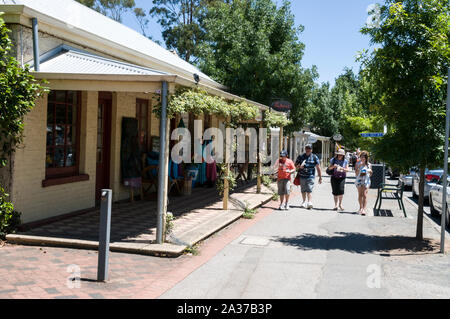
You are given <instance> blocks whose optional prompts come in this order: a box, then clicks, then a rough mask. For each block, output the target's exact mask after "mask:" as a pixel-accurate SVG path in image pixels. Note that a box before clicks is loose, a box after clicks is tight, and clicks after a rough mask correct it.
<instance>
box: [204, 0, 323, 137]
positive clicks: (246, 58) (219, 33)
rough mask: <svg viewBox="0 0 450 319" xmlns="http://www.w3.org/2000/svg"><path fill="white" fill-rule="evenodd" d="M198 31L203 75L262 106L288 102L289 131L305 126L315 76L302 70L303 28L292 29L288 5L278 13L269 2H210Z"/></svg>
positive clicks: (284, 3) (291, 16) (307, 70)
mask: <svg viewBox="0 0 450 319" xmlns="http://www.w3.org/2000/svg"><path fill="white" fill-rule="evenodd" d="M203 27H204V30H205V31H206V33H205V40H204V41H203V42H202V43H201V45H200V48H199V51H198V53H197V55H198V57H199V61H198V64H199V66H200V68H201V69H202V71H204V72H205V73H206V74H209V75H210V76H212V77H213V78H214V79H216V80H217V81H218V82H220V83H223V84H224V85H226V86H227V87H229V89H230V91H231V92H232V93H234V94H236V95H240V96H244V97H246V98H249V99H251V100H254V101H258V102H260V103H263V104H266V105H267V104H271V103H272V101H273V99H278V98H281V99H287V100H289V101H290V102H291V103H292V105H293V109H292V110H291V112H290V117H291V119H292V124H291V125H289V127H288V130H293V129H299V128H301V127H302V126H303V125H304V124H305V122H306V119H307V116H306V112H305V110H306V107H307V105H308V103H309V100H310V98H311V93H312V88H313V86H314V79H315V78H317V71H316V69H315V68H312V69H304V68H302V66H301V59H302V57H303V50H304V47H305V46H304V44H303V43H301V42H300V40H299V35H300V33H301V32H302V30H303V27H302V26H298V27H296V26H295V23H294V16H293V15H292V13H291V11H290V3H289V2H288V1H283V3H282V4H281V6H280V7H279V8H278V7H277V6H276V4H275V3H274V2H273V1H271V0H258V1H257V0H234V1H215V2H212V3H211V4H210V5H209V7H208V10H207V13H206V16H205V18H204V20H203Z"/></svg>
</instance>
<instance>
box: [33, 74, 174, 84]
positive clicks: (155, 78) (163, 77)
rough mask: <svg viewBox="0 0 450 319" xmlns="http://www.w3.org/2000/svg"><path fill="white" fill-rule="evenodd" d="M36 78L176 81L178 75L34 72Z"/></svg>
mask: <svg viewBox="0 0 450 319" xmlns="http://www.w3.org/2000/svg"><path fill="white" fill-rule="evenodd" d="M32 74H33V76H34V77H35V78H36V79H46V80H86V81H94V80H97V81H114V82H118V81H124V82H162V81H166V82H169V83H173V82H175V78H176V77H177V75H171V74H169V75H163V74H161V75H145V74H136V75H134V74H133V75H129V74H85V73H54V72H32Z"/></svg>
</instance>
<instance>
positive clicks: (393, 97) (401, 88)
mask: <svg viewBox="0 0 450 319" xmlns="http://www.w3.org/2000/svg"><path fill="white" fill-rule="evenodd" d="M381 17H382V21H381V25H380V26H379V27H374V28H369V27H365V28H363V29H362V33H363V34H367V35H369V36H370V37H371V42H372V43H374V44H378V45H380V46H381V47H380V48H378V49H375V50H374V51H373V52H372V53H371V54H367V53H366V54H365V56H364V57H363V58H362V61H363V66H364V71H363V72H364V74H365V76H367V77H368V78H369V79H370V82H372V83H373V86H372V87H373V89H374V90H376V91H377V95H378V97H379V106H378V110H377V111H378V112H379V114H380V115H381V116H382V117H383V119H384V120H385V121H386V123H388V125H389V132H388V134H387V135H386V136H384V137H383V138H382V139H380V141H379V143H377V144H376V145H375V148H374V151H375V153H376V155H377V157H378V158H380V159H382V160H384V161H385V162H387V163H388V164H391V165H392V166H395V167H399V168H402V169H408V168H410V167H412V166H418V167H419V168H420V171H421V184H420V194H419V217H418V227H417V234H416V235H417V237H418V238H422V218H423V180H424V170H425V168H427V167H428V168H432V167H435V166H438V165H439V163H441V161H442V160H443V148H442V146H443V145H444V127H445V126H444V123H445V120H444V119H445V96H446V92H445V91H446V81H447V80H448V79H447V76H446V75H447V68H448V67H449V65H450V46H449V36H450V4H449V2H448V0H404V1H394V0H386V2H385V4H384V5H383V6H382V7H381Z"/></svg>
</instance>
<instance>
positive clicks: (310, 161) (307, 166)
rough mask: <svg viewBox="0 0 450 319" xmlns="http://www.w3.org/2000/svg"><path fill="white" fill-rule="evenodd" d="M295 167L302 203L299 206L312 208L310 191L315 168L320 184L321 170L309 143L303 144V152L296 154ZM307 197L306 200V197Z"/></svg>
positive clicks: (312, 185) (312, 186)
mask: <svg viewBox="0 0 450 319" xmlns="http://www.w3.org/2000/svg"><path fill="white" fill-rule="evenodd" d="M295 167H297V168H298V169H299V172H298V175H299V176H300V188H301V192H302V198H303V203H302V205H301V207H303V208H308V209H310V208H312V207H313V205H312V194H311V193H312V191H313V188H314V180H315V177H316V169H317V173H318V174H319V184H322V171H321V170H320V160H319V158H318V157H317V155H315V154H313V153H312V146H311V145H310V144H308V145H306V146H305V153H304V154H302V155H300V156H298V157H297V160H296V161H295ZM307 198H308V201H306V199H307Z"/></svg>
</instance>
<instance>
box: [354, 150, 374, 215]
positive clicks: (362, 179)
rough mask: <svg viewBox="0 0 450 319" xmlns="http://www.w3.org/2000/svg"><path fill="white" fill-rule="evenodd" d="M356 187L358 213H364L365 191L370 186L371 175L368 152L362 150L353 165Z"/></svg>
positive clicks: (365, 203)
mask: <svg viewBox="0 0 450 319" xmlns="http://www.w3.org/2000/svg"><path fill="white" fill-rule="evenodd" d="M355 170H356V171H355V173H356V181H355V185H356V189H357V190H358V202H359V211H358V214H360V215H366V207H367V193H368V191H369V187H370V177H371V176H372V173H373V172H372V165H370V163H369V153H368V152H367V151H362V152H361V154H360V155H359V161H358V162H357V163H356V165H355Z"/></svg>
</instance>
